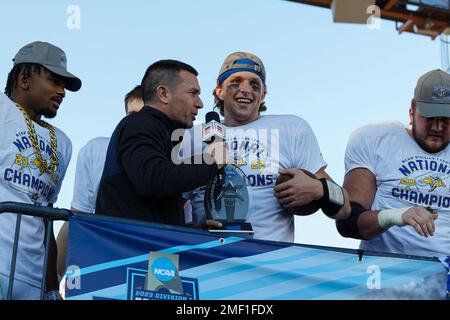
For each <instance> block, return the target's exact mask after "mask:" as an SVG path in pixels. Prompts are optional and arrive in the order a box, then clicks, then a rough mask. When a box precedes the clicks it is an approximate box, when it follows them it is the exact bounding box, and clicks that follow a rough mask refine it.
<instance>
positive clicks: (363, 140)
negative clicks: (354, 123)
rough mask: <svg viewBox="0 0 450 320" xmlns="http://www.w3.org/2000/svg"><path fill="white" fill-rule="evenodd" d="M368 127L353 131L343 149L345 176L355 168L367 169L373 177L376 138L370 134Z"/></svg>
mask: <svg viewBox="0 0 450 320" xmlns="http://www.w3.org/2000/svg"><path fill="white" fill-rule="evenodd" d="M370 132H371V130H369V128H368V127H362V128H359V129H357V130H355V131H354V132H353V133H352V134H351V135H350V138H349V141H348V143H347V148H346V149H345V160H344V162H345V174H347V173H349V172H350V171H351V170H353V169H356V168H364V169H368V170H369V171H370V172H372V173H373V174H374V175H375V172H376V168H375V166H376V161H374V157H375V150H376V143H374V142H375V139H376V137H375V136H373V135H372V134H370Z"/></svg>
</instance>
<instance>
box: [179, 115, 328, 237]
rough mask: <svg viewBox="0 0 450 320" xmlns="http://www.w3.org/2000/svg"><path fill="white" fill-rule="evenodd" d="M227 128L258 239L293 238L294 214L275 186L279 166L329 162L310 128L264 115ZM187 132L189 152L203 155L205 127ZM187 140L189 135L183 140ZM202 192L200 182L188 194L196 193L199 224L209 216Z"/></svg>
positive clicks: (309, 166)
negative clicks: (245, 187) (246, 189)
mask: <svg viewBox="0 0 450 320" xmlns="http://www.w3.org/2000/svg"><path fill="white" fill-rule="evenodd" d="M225 130H226V131H225V139H226V143H227V153H228V155H230V154H231V155H232V161H233V163H235V164H237V165H238V167H239V168H240V169H241V170H242V171H243V172H244V173H245V175H246V176H247V181H248V182H249V184H250V186H249V188H248V191H249V196H250V209H249V211H248V214H247V221H248V222H250V223H251V225H252V227H253V230H254V231H255V233H254V238H256V239H264V240H274V241H284V242H293V241H294V217H293V215H290V214H288V213H286V211H285V209H284V208H283V207H282V206H281V204H280V202H279V201H278V198H276V197H275V195H274V194H273V188H274V187H275V182H276V180H277V178H278V176H279V173H278V171H279V169H281V168H302V169H306V170H308V171H310V172H312V173H316V172H317V171H319V170H320V169H321V168H324V167H326V163H325V161H324V160H323V157H322V154H321V153H320V148H319V145H318V143H317V139H316V137H315V135H314V133H313V131H312V130H311V127H310V126H309V125H308V123H307V122H306V121H305V120H303V119H302V118H299V117H297V116H294V115H262V116H260V117H259V118H258V119H257V120H256V121H253V122H251V123H249V124H247V125H244V126H240V127H225ZM188 133H189V134H190V135H191V137H190V138H191V139H190V141H191V146H190V147H187V148H188V150H187V151H188V152H187V153H186V154H191V153H190V152H189V151H190V150H194V154H199V153H200V152H201V150H202V149H201V148H204V147H205V144H202V143H201V141H202V137H201V126H195V127H194V128H193V129H191V130H189V131H188ZM186 140H189V139H184V140H183V141H184V142H186ZM192 143H193V144H194V145H193V146H192ZM185 148H186V146H183V149H185ZM189 148H190V149H189ZM204 193H205V187H201V188H197V189H196V190H194V191H193V192H192V193H186V194H185V197H186V198H191V197H192V219H193V224H194V225H196V226H198V225H200V224H201V223H202V222H204V221H205V219H206V214H205V210H204Z"/></svg>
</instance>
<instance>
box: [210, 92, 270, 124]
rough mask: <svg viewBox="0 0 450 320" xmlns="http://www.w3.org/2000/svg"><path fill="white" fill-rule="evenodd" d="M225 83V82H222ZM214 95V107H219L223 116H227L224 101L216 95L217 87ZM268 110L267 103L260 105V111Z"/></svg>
mask: <svg viewBox="0 0 450 320" xmlns="http://www.w3.org/2000/svg"><path fill="white" fill-rule="evenodd" d="M222 85H223V84H222ZM264 93H267V91H266V87H265V86H264ZM213 96H214V109H216V108H217V109H219V112H220V114H221V115H222V116H225V111H224V106H223V101H222V100H220V99H219V97H218V96H217V95H216V89H214V90H213ZM266 110H267V106H266V103H265V102H263V103H261V104H260V105H259V109H258V112H264V111H266Z"/></svg>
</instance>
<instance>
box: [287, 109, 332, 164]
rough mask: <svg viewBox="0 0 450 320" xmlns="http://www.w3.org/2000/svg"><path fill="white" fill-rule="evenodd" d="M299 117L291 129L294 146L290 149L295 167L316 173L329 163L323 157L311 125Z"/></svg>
mask: <svg viewBox="0 0 450 320" xmlns="http://www.w3.org/2000/svg"><path fill="white" fill-rule="evenodd" d="M297 118H298V122H297V124H296V125H295V126H294V127H293V128H292V129H291V130H293V135H292V147H291V148H290V149H289V151H290V152H291V154H290V157H291V159H292V161H293V167H294V168H301V169H305V170H308V171H310V172H311V173H316V172H317V171H319V170H320V169H321V168H325V167H326V166H327V163H326V162H325V160H324V159H323V156H322V153H321V152H320V147H319V143H318V142H317V138H316V135H315V134H314V132H313V130H312V129H311V127H310V125H309V124H308V123H307V122H306V121H305V120H303V119H302V118H299V117H297Z"/></svg>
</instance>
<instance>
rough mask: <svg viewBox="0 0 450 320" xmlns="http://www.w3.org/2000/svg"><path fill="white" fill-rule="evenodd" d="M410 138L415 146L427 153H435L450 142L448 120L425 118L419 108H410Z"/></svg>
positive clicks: (449, 123) (449, 122)
mask: <svg viewBox="0 0 450 320" xmlns="http://www.w3.org/2000/svg"><path fill="white" fill-rule="evenodd" d="M409 117H410V121H411V123H412V136H413V138H414V140H416V142H417V144H418V145H419V146H420V147H421V148H422V149H423V150H425V151H426V152H428V153H437V152H439V151H441V150H443V149H445V148H446V147H447V145H448V144H449V142H450V118H443V117H433V118H425V117H424V116H422V115H421V114H420V110H419V108H417V107H416V108H411V109H410V110H409Z"/></svg>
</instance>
